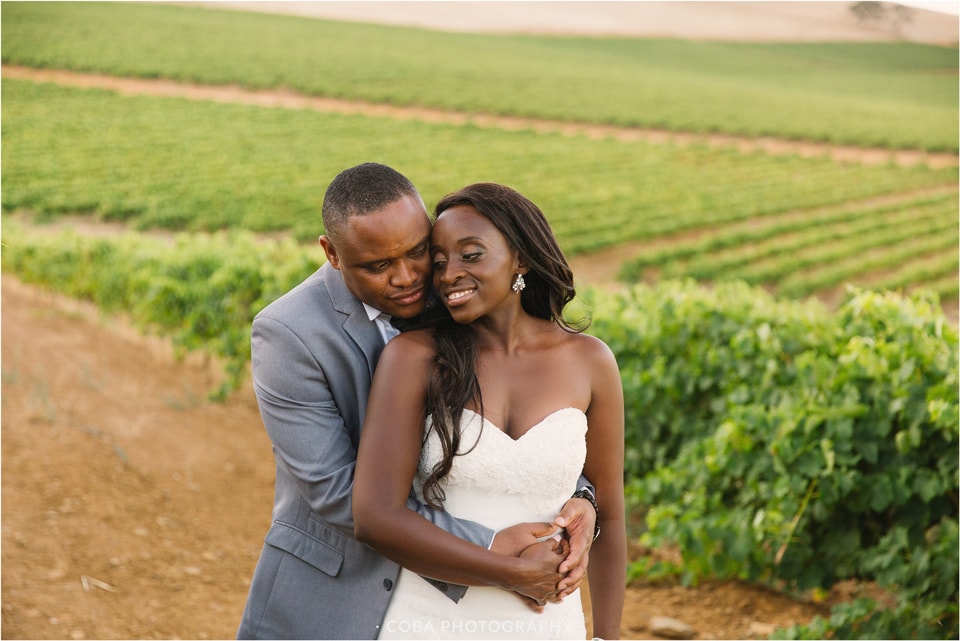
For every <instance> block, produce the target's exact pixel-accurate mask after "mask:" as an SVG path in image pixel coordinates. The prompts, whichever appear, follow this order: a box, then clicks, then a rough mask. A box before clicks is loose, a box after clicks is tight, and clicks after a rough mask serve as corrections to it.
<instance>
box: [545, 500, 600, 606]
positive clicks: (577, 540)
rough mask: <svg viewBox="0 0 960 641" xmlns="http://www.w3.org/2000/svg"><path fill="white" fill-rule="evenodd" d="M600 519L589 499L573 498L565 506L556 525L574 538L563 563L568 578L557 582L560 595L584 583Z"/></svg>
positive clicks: (570, 591)
mask: <svg viewBox="0 0 960 641" xmlns="http://www.w3.org/2000/svg"><path fill="white" fill-rule="evenodd" d="M596 522H597V511H596V510H595V509H594V508H593V504H592V503H590V501H588V500H587V499H581V498H576V499H570V500H569V501H567V502H566V504H564V506H563V510H561V511H560V514H559V515H558V516H557V518H556V519H554V520H553V525H554V526H556V527H562V528H564V529H565V530H566V531H567V537H568V539H569V541H570V552H569V554H567V558H566V559H564V561H563V563H561V564H560V573H561V574H563V575H564V578H563V579H562V580H561V581H560V584H559V585H558V586H557V590H558V592H559V598H560V599H563V598H564V597H567V596H569V595H570V594H572V593H573V591H574V590H576V589H577V588H579V587H580V583H581V582H582V581H583V577H584V576H585V575H586V572H587V563H588V562H589V557H590V546H591V545H593V527H594V525H595V524H596Z"/></svg>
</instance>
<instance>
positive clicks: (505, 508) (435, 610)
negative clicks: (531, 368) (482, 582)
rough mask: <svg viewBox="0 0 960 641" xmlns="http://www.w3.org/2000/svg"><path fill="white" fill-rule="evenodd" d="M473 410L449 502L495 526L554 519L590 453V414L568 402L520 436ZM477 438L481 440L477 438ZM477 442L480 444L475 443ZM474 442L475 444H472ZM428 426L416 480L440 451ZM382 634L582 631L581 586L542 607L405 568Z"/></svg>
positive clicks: (566, 634) (450, 507) (567, 635)
mask: <svg viewBox="0 0 960 641" xmlns="http://www.w3.org/2000/svg"><path fill="white" fill-rule="evenodd" d="M483 423H484V424H483V429H482V430H481V429H480V426H481V419H480V416H479V415H478V414H476V413H474V412H472V411H470V410H464V411H463V417H462V419H461V424H462V425H463V436H462V438H461V441H460V442H461V446H460V451H462V452H468V453H467V454H465V455H462V456H456V457H454V460H453V467H452V469H451V470H450V474H449V476H448V477H447V478H446V483H445V485H444V486H443V487H444V492H445V494H446V497H445V500H444V509H446V510H447V512H449V513H450V514H452V515H453V516H456V517H458V518H463V519H469V520H471V521H476V522H478V523H482V524H483V525H486V526H487V527H489V528H491V529H493V530H501V529H503V528H505V527H508V526H511V525H514V524H516V523H522V522H526V521H545V522H551V521H553V519H554V518H555V517H556V516H557V514H558V513H559V511H560V509H561V508H562V507H563V504H564V503H565V502H566V501H567V499H569V498H570V495H571V494H573V492H574V491H576V485H577V480H578V479H579V478H580V473H581V471H582V469H583V462H584V460H585V458H586V453H587V446H586V433H587V418H586V416H585V415H584V413H583V412H582V411H580V410H579V409H575V408H564V409H560V410H557V411H555V412H553V413H551V414H549V415H547V416H546V417H545V418H544V419H543V420H541V421H540V422H539V423H537V424H536V425H534V426H533V427H531V428H530V429H529V430H528V431H527V432H526V433H525V434H523V435H522V436H521V437H520V438H519V439H517V440H513V439H512V438H510V436H508V435H507V434H506V433H505V432H503V431H502V430H500V429H499V428H497V426H496V425H493V424H492V423H490V422H489V421H484V422H483ZM478 438H479V440H478ZM474 443H476V447H473V445H474ZM471 447H473V449H472V450H471V449H470V448H471ZM440 457H441V450H440V444H439V441H438V439H437V437H436V435H435V434H433V433H431V435H430V437H429V438H428V439H427V442H426V443H425V444H424V447H423V451H422V453H421V457H420V467H419V470H418V472H417V483H416V484H417V485H418V486H419V483H420V481H422V479H423V478H425V476H426V475H427V474H428V473H429V470H431V469H432V468H433V465H434V464H435V463H436V462H437V461H438V460H439V459H440ZM379 638H380V639H433V638H436V639H496V638H504V639H585V638H586V628H585V625H584V617H583V610H582V607H581V603H580V592H579V590H578V591H577V592H574V593H573V594H571V595H570V596H568V597H567V598H565V599H564V600H563V602H562V603H548V604H547V606H546V608H545V609H544V611H543V612H542V613H537V612H534V611H533V610H531V609H530V608H529V607H527V605H526V604H524V603H523V601H522V600H521V599H520V598H519V597H518V596H517V595H516V594H515V593H513V592H507V591H505V590H501V589H499V588H491V587H471V588H469V589H468V590H467V593H466V595H465V596H464V597H463V598H462V599H461V600H460V602H459V603H454V602H453V601H451V600H450V599H448V598H447V597H446V596H444V595H443V594H442V593H441V592H440V591H439V590H438V589H437V588H435V587H433V586H432V585H431V584H429V583H427V582H426V581H425V580H424V579H423V578H422V577H420V576H418V575H417V574H415V573H413V572H409V571H407V570H401V572H400V577H399V579H398V581H397V585H396V587H395V588H394V594H393V598H392V599H391V600H390V607H389V608H388V609H387V613H386V617H385V619H384V622H383V626H382V628H381V633H380V637H379Z"/></svg>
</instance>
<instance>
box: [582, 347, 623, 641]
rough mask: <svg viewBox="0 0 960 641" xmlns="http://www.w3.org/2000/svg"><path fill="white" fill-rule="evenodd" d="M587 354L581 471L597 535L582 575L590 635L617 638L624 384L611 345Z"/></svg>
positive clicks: (620, 601)
mask: <svg viewBox="0 0 960 641" xmlns="http://www.w3.org/2000/svg"><path fill="white" fill-rule="evenodd" d="M591 352H592V353H591V354H590V356H589V359H590V360H589V362H590V365H591V366H590V368H589V371H591V373H592V389H593V392H592V398H591V401H590V407H589V409H588V410H587V424H588V426H589V429H588V430H587V459H586V462H585V463H584V468H583V472H584V474H585V475H586V476H587V477H588V478H589V479H590V480H591V482H592V483H593V484H594V487H596V490H597V492H596V496H597V503H598V504H599V506H600V513H599V517H598V520H597V523H598V525H599V526H600V535H599V537H598V538H597V540H596V541H594V543H593V546H592V547H591V548H590V564H589V567H588V569H587V577H588V580H589V583H590V601H591V603H592V606H593V636H594V637H600V638H603V639H618V638H620V619H621V617H622V615H623V598H624V591H625V584H626V566H627V534H626V521H625V514H624V500H623V449H624V445H623V438H624V434H623V386H622V383H621V381H620V370H619V368H618V367H617V362H616V359H615V358H614V356H613V353H612V352H611V351H610V349H609V348H608V347H607V346H606V345H605V344H603V343H602V342H600V341H597V342H596V344H595V346H594V349H593V350H591Z"/></svg>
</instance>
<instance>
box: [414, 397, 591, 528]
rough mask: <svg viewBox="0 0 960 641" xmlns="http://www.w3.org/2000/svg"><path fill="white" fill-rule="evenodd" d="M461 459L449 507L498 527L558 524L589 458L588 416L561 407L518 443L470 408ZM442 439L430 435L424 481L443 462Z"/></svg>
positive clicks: (451, 479) (447, 485) (448, 484)
mask: <svg viewBox="0 0 960 641" xmlns="http://www.w3.org/2000/svg"><path fill="white" fill-rule="evenodd" d="M461 429H462V435H461V439H460V455H459V456H456V457H454V460H453V466H452V468H451V470H450V473H449V475H448V476H447V478H446V479H445V481H444V484H443V489H444V494H445V499H444V508H445V509H446V510H447V511H448V512H450V513H451V514H453V515H455V516H457V517H459V518H465V519H470V520H474V521H479V522H482V523H484V524H486V525H488V526H489V527H491V528H493V529H495V530H496V529H501V528H504V527H507V526H509V525H514V524H515V523H519V522H524V521H532V520H543V521H552V520H553V518H554V517H555V516H556V515H557V511H558V509H559V507H561V506H562V505H563V504H564V502H565V501H566V500H567V499H568V498H570V495H571V494H573V492H574V491H575V490H576V485H577V479H579V478H580V474H581V471H582V469H583V463H584V460H585V459H586V454H587V446H586V433H587V418H586V416H585V415H584V413H583V412H582V411H581V410H579V409H576V408H572V407H567V408H563V409H558V410H555V411H553V412H551V413H550V414H548V415H547V416H545V417H544V418H543V419H542V420H541V421H540V422H539V423H537V424H536V425H534V426H533V427H531V428H530V429H529V430H527V431H526V432H525V433H524V434H523V435H522V436H520V438H518V439H513V438H511V437H510V436H509V435H508V434H507V433H506V432H504V431H503V430H501V429H500V428H498V427H497V426H496V425H494V424H493V423H491V422H490V421H487V420H485V419H481V417H480V415H479V414H477V413H475V412H472V411H470V410H467V409H465V410H464V411H463V415H462V418H461ZM441 456H442V449H441V446H440V442H439V438H438V437H437V435H436V434H435V433H433V432H430V434H429V436H428V438H427V440H426V443H424V446H423V450H422V453H421V457H420V466H419V470H418V474H417V476H418V481H420V482H422V480H423V479H424V478H426V476H427V475H428V474H429V472H430V470H431V469H432V468H433V466H434V465H435V464H436V463H437V461H439V460H440V458H441Z"/></svg>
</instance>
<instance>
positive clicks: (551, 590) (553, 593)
mask: <svg viewBox="0 0 960 641" xmlns="http://www.w3.org/2000/svg"><path fill="white" fill-rule="evenodd" d="M569 551H570V544H569V543H568V542H567V540H566V539H564V538H563V537H561V536H560V535H557V536H556V537H554V538H548V539H547V540H545V541H540V542H537V543H534V544H533V545H529V546H527V548H526V549H524V550H523V551H522V552H521V553H520V558H522V559H524V560H528V561H535V562H537V563H538V564H539V565H540V567H541V570H540V572H541V574H540V575H539V577H538V579H539V581H538V583H537V585H536V586H533V588H532V589H525V590H524V589H521V590H518V593H519V594H520V595H521V596H522V597H523V598H524V601H525V602H526V603H527V605H528V606H530V608H531V609H532V610H534V611H535V612H541V611H543V606H544V604H545V603H546V602H548V601H549V602H551V603H557V602H559V601H560V600H561V599H560V596H559V590H558V589H557V583H558V582H559V581H560V579H561V578H562V577H563V575H562V574H560V571H559V567H560V563H562V562H563V560H564V559H565V558H566V556H567V554H568V553H569ZM544 571H545V573H544Z"/></svg>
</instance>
